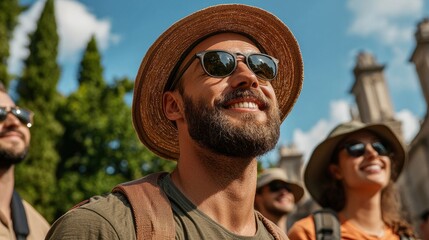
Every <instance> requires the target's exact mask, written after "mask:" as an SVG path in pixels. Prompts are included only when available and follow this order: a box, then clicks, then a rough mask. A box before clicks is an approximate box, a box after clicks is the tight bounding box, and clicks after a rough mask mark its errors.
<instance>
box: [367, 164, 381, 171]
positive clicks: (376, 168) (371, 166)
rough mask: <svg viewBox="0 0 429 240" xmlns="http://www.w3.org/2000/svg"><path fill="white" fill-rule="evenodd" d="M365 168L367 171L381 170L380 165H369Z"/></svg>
mask: <svg viewBox="0 0 429 240" xmlns="http://www.w3.org/2000/svg"><path fill="white" fill-rule="evenodd" d="M365 170H367V171H379V170H381V166H380V165H370V166H367V167H365Z"/></svg>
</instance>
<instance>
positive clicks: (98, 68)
mask: <svg viewBox="0 0 429 240" xmlns="http://www.w3.org/2000/svg"><path fill="white" fill-rule="evenodd" d="M6 2H7V3H9V2H15V1H13V0H0V7H4V6H6V5H4V4H5V3H6ZM3 5H4V6H3ZM1 11H2V10H1V9H0V24H2V26H4V24H5V23H4V22H1V21H2V20H1V18H2V17H4V16H3V15H2V14H3V12H1ZM11 11H12V10H11ZM7 26H9V25H7ZM13 26H14V25H13V24H12V25H10V28H7V29H8V31H9V32H10V31H12V29H13ZM0 28H1V27H0ZM0 31H2V30H1V29H0ZM0 41H1V39H0ZM58 43H59V36H58V34H57V25H56V21H55V15H54V0H46V2H45V7H44V9H43V11H42V13H41V16H40V18H39V20H38V22H37V28H36V30H35V31H34V32H33V33H32V34H30V44H29V46H28V49H29V52H30V54H29V56H28V57H27V59H26V60H25V62H24V68H23V72H22V74H21V76H20V77H19V78H18V79H17V87H16V93H17V96H18V100H17V105H19V106H22V107H26V108H29V109H31V110H32V111H33V112H34V113H35V117H34V125H33V127H32V128H31V135H32V138H31V143H30V144H31V146H30V152H29V156H28V157H27V159H26V160H25V161H24V162H23V163H22V164H19V165H17V167H16V172H15V187H16V189H17V190H18V191H19V192H20V194H21V196H22V197H23V198H24V199H26V200H27V201H29V202H30V203H31V204H32V205H33V206H35V207H36V209H37V210H38V211H39V212H40V213H42V215H43V216H45V217H46V218H47V220H48V221H50V222H52V221H53V220H55V219H56V218H57V217H59V215H61V214H63V213H64V212H65V211H67V210H68V209H70V207H72V206H73V205H75V204H76V203H78V202H80V201H82V200H84V199H86V198H89V197H90V196H92V195H97V194H101V193H105V192H109V191H110V190H111V189H112V187H113V186H115V185H116V184H118V183H120V182H124V181H130V180H132V179H136V178H139V177H142V176H144V175H146V174H148V173H152V172H156V171H162V170H164V171H169V170H171V169H173V167H174V165H175V163H173V162H170V161H167V160H164V159H161V158H159V157H157V156H156V155H154V154H153V153H151V152H150V151H148V150H147V149H146V148H145V147H144V146H143V145H142V144H141V143H140V142H139V140H138V138H137V135H136V134H135V131H134V129H133V126H132V121H131V109H130V106H129V104H128V103H127V102H126V101H125V99H126V96H127V95H129V94H130V92H131V91H132V89H133V82H132V81H130V80H129V79H127V78H122V79H116V80H114V81H113V83H111V84H107V83H106V81H105V79H104V78H103V67H102V65H101V55H100V52H99V50H98V48H97V42H96V39H95V38H94V37H93V38H91V40H90V41H89V42H88V45H87V48H86V49H85V51H84V53H83V56H82V60H81V62H80V68H79V72H78V79H77V82H78V84H79V87H78V89H77V90H76V91H75V92H73V93H72V94H70V96H68V97H64V96H62V95H61V94H60V93H59V92H58V91H57V84H58V81H59V78H60V67H59V65H58V63H57V62H56V59H57V48H58ZM0 44H2V42H0ZM1 47H3V46H0V48H1ZM1 57H2V56H1V55H0V59H1ZM0 64H1V62H0ZM0 70H1V69H0Z"/></svg>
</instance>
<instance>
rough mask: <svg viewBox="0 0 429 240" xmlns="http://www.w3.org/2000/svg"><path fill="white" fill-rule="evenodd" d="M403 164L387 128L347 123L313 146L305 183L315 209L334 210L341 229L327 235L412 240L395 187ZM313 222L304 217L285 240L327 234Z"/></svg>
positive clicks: (399, 148)
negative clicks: (410, 239)
mask: <svg viewBox="0 0 429 240" xmlns="http://www.w3.org/2000/svg"><path fill="white" fill-rule="evenodd" d="M405 160H406V155H405V150H404V147H403V145H402V143H401V141H400V140H399V139H398V138H397V137H396V135H395V134H394V133H393V131H392V130H391V129H390V128H389V127H388V126H386V125H383V124H372V125H366V124H363V123H361V122H356V121H352V122H347V123H343V124H340V125H338V126H337V127H336V128H334V130H332V131H331V133H330V134H329V135H328V137H327V138H326V139H325V140H324V141H323V142H322V143H320V144H319V145H318V146H317V147H316V148H315V150H314V151H313V154H312V156H311V158H310V161H309V163H308V165H307V167H306V169H305V174H304V178H305V184H306V187H307V189H308V191H309V193H310V194H311V196H312V197H313V199H314V200H315V201H316V202H317V203H319V204H320V206H322V207H323V208H328V209H332V210H334V211H335V212H336V214H337V218H338V219H339V222H340V228H341V229H340V231H332V232H340V233H341V238H346V239H371V237H375V239H400V237H410V238H412V237H414V234H413V231H412V229H411V227H410V226H409V224H408V223H407V222H405V221H404V220H403V219H404V218H403V216H402V215H401V213H400V212H399V209H401V207H400V206H401V205H400V202H399V198H398V196H397V192H396V190H395V183H394V182H395V181H396V180H397V179H398V177H399V174H400V172H401V171H402V168H403V166H404V162H405ZM314 219H316V218H314ZM314 221H315V220H314ZM314 221H313V216H309V217H307V218H305V219H303V220H300V221H298V222H296V223H295V224H294V225H293V226H292V228H291V229H290V231H289V236H290V238H291V239H316V236H319V235H324V234H328V233H327V232H324V233H322V232H318V231H319V228H318V227H317V226H318V224H315V222H314ZM331 234H332V233H331ZM338 237H339V236H338ZM317 239H319V238H317Z"/></svg>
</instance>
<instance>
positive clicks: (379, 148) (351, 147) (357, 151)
mask: <svg viewBox="0 0 429 240" xmlns="http://www.w3.org/2000/svg"><path fill="white" fill-rule="evenodd" d="M370 145H371V147H372V148H373V149H374V150H375V151H376V152H377V153H378V155H380V156H388V155H389V154H390V151H389V149H388V148H387V147H386V146H385V145H384V144H383V143H382V142H380V141H376V142H373V143H370ZM343 147H344V148H345V149H346V151H347V153H348V154H349V155H350V156H352V157H360V156H362V155H364V154H365V151H366V143H362V142H356V143H349V144H345V145H344V146H343Z"/></svg>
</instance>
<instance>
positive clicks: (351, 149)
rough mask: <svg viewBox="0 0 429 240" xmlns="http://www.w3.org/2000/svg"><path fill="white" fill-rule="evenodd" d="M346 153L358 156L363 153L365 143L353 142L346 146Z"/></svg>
mask: <svg viewBox="0 0 429 240" xmlns="http://www.w3.org/2000/svg"><path fill="white" fill-rule="evenodd" d="M346 150H347V153H348V154H349V155H350V156H352V157H359V156H362V155H363V154H364V153H365V144H363V143H354V144H350V145H347V146H346Z"/></svg>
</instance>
